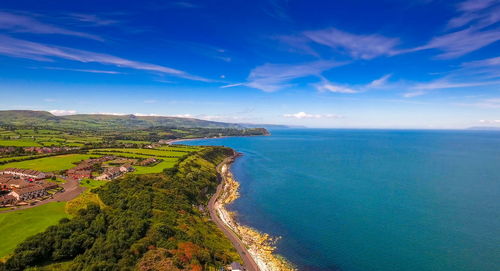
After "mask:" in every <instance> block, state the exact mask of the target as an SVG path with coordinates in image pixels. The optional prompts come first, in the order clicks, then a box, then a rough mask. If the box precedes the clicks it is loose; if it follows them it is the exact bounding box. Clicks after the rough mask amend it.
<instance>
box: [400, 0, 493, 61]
mask: <svg viewBox="0 0 500 271" xmlns="http://www.w3.org/2000/svg"><path fill="white" fill-rule="evenodd" d="M457 12H459V13H460V15H459V16H457V17H454V18H452V19H451V20H450V21H449V22H448V29H447V30H452V31H454V32H450V33H446V34H442V35H439V36H437V37H434V38H433V39H431V40H430V41H429V42H428V43H427V44H426V45H423V46H420V47H416V48H413V49H409V50H406V52H412V51H420V50H427V49H437V50H440V51H442V52H443V53H441V54H440V55H438V56H437V57H438V58H442V59H449V58H456V57H460V56H463V55H465V54H468V53H471V52H473V51H476V50H478V49H481V48H483V47H485V46H488V45H490V44H492V43H495V42H497V41H498V40H500V30H499V29H498V27H491V26H494V25H495V24H498V23H499V22H500V4H499V2H498V1H497V0H467V1H463V2H461V3H460V4H459V5H458V6H457Z"/></svg>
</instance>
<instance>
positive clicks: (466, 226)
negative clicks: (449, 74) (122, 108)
mask: <svg viewBox="0 0 500 271" xmlns="http://www.w3.org/2000/svg"><path fill="white" fill-rule="evenodd" d="M271 133H272V135H271V136H257V137H232V138H221V139H206V140H195V141H186V142H182V144H189V145H223V146H228V147H231V148H233V149H235V150H236V151H238V152H241V153H243V156H241V157H240V158H238V159H237V161H236V162H235V163H234V164H233V166H232V172H233V173H234V175H235V177H236V179H237V180H238V181H239V182H240V184H241V187H240V194H241V196H240V198H239V199H237V200H236V201H235V202H234V203H233V204H231V205H230V206H229V209H231V210H233V211H236V212H237V213H238V216H237V218H238V220H239V221H240V222H241V223H243V224H245V225H248V226H251V227H253V228H255V229H257V230H259V231H261V232H265V233H269V234H271V235H272V236H276V237H280V240H279V242H278V244H277V253H278V254H280V255H282V256H283V257H285V258H286V259H288V260H289V261H290V262H292V263H293V264H294V265H295V266H296V267H297V269H298V270H314V271H326V270H341V271H369V270H370V271H371V270H374V271H405V270H408V271H431V270H432V271H434V270H439V271H498V270H500V132H495V131H472V130H453V131H442V130H439V131H435V130H342V129H283V130H271Z"/></svg>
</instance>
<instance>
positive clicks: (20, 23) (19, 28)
mask: <svg viewBox="0 0 500 271" xmlns="http://www.w3.org/2000/svg"><path fill="white" fill-rule="evenodd" d="M0 29H3V30H5V31H8V32H12V33H16V32H17V33H23V32H24V33H34V34H59V35H67V36H75V37H80V38H86V39H93V40H98V41H102V40H103V39H102V38H101V37H99V36H97V35H92V34H88V33H84V32H78V31H73V30H69V29H65V28H62V27H59V26H55V25H51V24H47V23H43V22H41V21H38V20H37V19H34V18H32V17H29V16H25V15H21V14H16V13H10V12H5V11H0Z"/></svg>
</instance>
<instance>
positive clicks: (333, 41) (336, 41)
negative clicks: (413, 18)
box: [304, 28, 399, 59]
mask: <svg viewBox="0 0 500 271" xmlns="http://www.w3.org/2000/svg"><path fill="white" fill-rule="evenodd" d="M304 35H305V36H306V37H308V38H309V39H310V40H312V41H314V42H316V43H319V44H322V45H325V46H328V47H331V48H334V49H340V50H343V51H345V52H346V53H347V54H349V55H350V56H352V57H353V58H357V59H372V58H375V57H379V56H392V55H395V54H397V53H398V52H399V51H398V50H396V48H395V47H396V45H398V43H399V39H397V38H387V37H384V36H381V35H378V34H369V35H358V34H352V33H347V32H344V31H341V30H338V29H336V28H329V29H323V30H317V31H306V32H304Z"/></svg>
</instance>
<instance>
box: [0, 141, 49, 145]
mask: <svg viewBox="0 0 500 271" xmlns="http://www.w3.org/2000/svg"><path fill="white" fill-rule="evenodd" d="M0 146H10V147H39V146H41V145H40V144H39V143H38V142H36V141H28V140H0Z"/></svg>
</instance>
